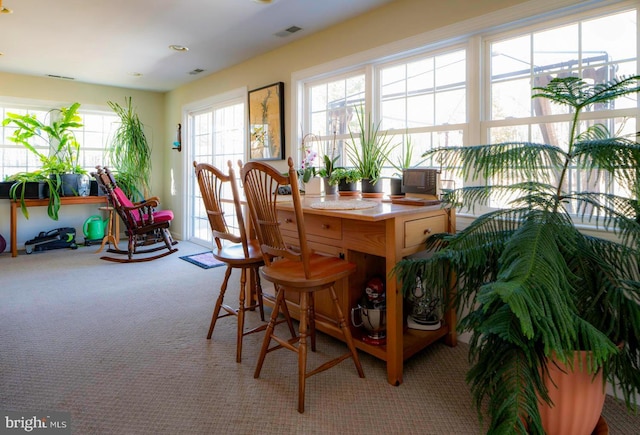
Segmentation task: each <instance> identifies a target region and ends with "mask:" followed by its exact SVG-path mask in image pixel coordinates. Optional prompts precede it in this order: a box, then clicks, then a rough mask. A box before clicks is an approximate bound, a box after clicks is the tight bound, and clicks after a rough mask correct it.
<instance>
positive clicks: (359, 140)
mask: <svg viewBox="0 0 640 435" xmlns="http://www.w3.org/2000/svg"><path fill="white" fill-rule="evenodd" d="M355 112H356V116H357V118H358V128H359V131H358V132H357V133H355V134H354V132H353V131H351V129H349V136H350V140H349V141H347V143H346V149H347V156H348V157H349V159H350V160H351V163H352V164H353V166H355V167H356V168H357V169H358V171H360V175H361V177H362V179H368V180H369V181H370V182H371V184H375V183H377V182H378V179H379V178H380V175H381V172H382V168H383V166H384V164H385V163H386V162H387V156H388V155H389V154H390V153H391V151H393V149H394V148H395V147H396V146H397V145H392V144H391V139H390V138H388V137H387V134H386V133H384V134H380V123H377V124H376V123H374V122H373V121H372V119H371V114H368V115H367V116H366V117H365V114H364V113H363V112H364V110H363V109H362V108H357V109H356V111H355Z"/></svg>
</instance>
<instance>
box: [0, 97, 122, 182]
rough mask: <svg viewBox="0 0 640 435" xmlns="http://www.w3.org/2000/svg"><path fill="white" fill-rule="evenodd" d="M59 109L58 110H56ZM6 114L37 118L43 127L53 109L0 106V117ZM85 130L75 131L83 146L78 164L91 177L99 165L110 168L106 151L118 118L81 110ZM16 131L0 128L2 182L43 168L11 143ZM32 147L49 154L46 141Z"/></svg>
mask: <svg viewBox="0 0 640 435" xmlns="http://www.w3.org/2000/svg"><path fill="white" fill-rule="evenodd" d="M56 108H57V107H56ZM7 113H17V114H20V115H23V114H35V115H36V117H37V118H38V119H39V120H40V121H42V122H43V123H47V122H50V121H51V116H52V115H53V114H54V113H55V112H51V109H50V108H42V107H25V106H20V105H11V104H6V105H3V104H2V103H0V116H1V117H2V119H5V118H6V117H7ZM79 114H80V116H81V117H82V123H83V127H81V128H78V129H74V132H75V135H76V139H77V140H78V142H79V143H80V156H79V163H80V166H82V168H83V169H85V170H86V171H87V172H88V173H90V172H91V171H93V170H95V167H96V165H109V162H108V161H107V160H106V155H105V149H106V148H107V147H108V146H109V140H110V135H111V133H112V132H113V130H114V129H115V128H116V127H117V122H119V118H118V117H117V116H116V115H115V114H114V113H113V112H111V111H110V110H105V111H100V110H93V111H89V110H83V108H82V106H81V107H80V110H79ZM15 130H16V128H15V126H14V125H13V124H9V125H7V126H5V127H2V126H1V125H0V133H2V139H1V140H0V157H1V158H0V180H4V179H5V178H6V177H8V176H11V175H14V174H17V173H19V172H31V171H34V170H36V169H38V168H40V166H41V163H40V161H39V160H38V158H37V156H36V155H34V154H33V153H32V152H30V151H29V150H27V149H26V148H25V147H24V146H22V145H20V144H16V143H14V142H11V141H10V140H9V139H8V138H9V137H10V136H12V135H13V132H14V131H15ZM31 144H32V145H33V146H34V147H35V148H37V149H38V150H39V151H41V152H43V153H45V154H46V153H47V152H48V150H49V143H48V142H47V141H46V140H45V139H41V138H37V137H34V138H33V140H32V142H31Z"/></svg>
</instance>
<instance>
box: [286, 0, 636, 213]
mask: <svg viewBox="0 0 640 435" xmlns="http://www.w3.org/2000/svg"><path fill="white" fill-rule="evenodd" d="M550 5H551V2H547V6H545V7H542V8H540V9H535V5H534V4H533V3H529V4H527V5H523V6H522V11H521V12H520V13H521V14H522V15H521V16H520V17H519V19H517V18H516V16H517V15H516V14H512V13H509V14H508V15H507V14H506V13H505V12H503V11H500V12H497V13H494V14H489V15H487V16H484V17H480V18H478V19H476V20H469V21H465V22H462V23H459V24H458V25H455V26H447V28H443V29H437V30H435V31H432V32H428V33H427V34H425V35H422V36H423V37H424V40H425V42H424V44H423V45H419V44H417V43H415V42H407V44H405V45H403V47H404V50H406V51H405V52H404V53H403V52H399V50H398V48H397V47H398V46H399V45H400V43H396V44H392V45H390V46H388V47H381V48H380V49H377V50H372V52H371V53H372V54H367V56H368V58H366V59H363V57H364V55H357V56H356V55H354V56H353V57H352V58H351V59H341V60H339V61H336V62H335V63H333V64H331V63H330V64H326V65H322V66H317V67H314V68H313V69H309V70H307V71H308V72H307V73H305V72H304V71H303V72H300V73H296V74H294V76H293V79H294V84H295V85H296V86H297V88H298V89H299V90H300V92H299V94H298V100H297V102H298V106H299V107H298V112H297V113H298V114H299V115H298V116H300V119H299V120H296V119H294V122H297V123H298V125H299V127H298V128H299V129H300V130H301V131H300V132H299V133H298V135H300V136H298V143H300V140H299V139H301V137H302V135H304V134H308V133H313V134H315V135H317V136H318V140H317V145H316V144H314V146H315V150H316V151H317V152H318V153H319V154H320V155H323V154H324V152H323V149H325V150H326V149H327V146H326V141H327V140H328V139H331V137H332V135H333V134H334V133H335V136H336V138H337V141H336V143H337V149H338V152H339V153H340V154H342V155H343V156H344V154H345V153H344V152H343V141H344V140H346V139H349V135H348V127H349V126H352V127H355V123H354V122H353V119H352V118H353V117H351V116H350V112H349V107H354V106H355V105H364V106H365V108H366V111H367V113H371V114H372V116H373V121H374V122H376V123H378V122H379V123H380V132H381V134H387V135H389V136H391V138H392V143H398V144H405V143H406V141H407V140H408V139H409V140H410V141H411V144H412V146H413V148H414V152H413V159H412V160H413V162H414V164H416V163H421V165H423V166H431V167H438V162H434V161H424V162H422V161H421V155H422V154H423V153H424V152H425V151H427V150H429V149H432V148H434V147H441V146H470V145H475V144H482V143H495V142H502V141H506V140H518V141H531V142H544V143H557V144H560V145H562V143H563V142H564V143H566V140H567V139H565V138H567V137H568V131H567V128H568V127H567V126H568V122H569V120H570V114H569V113H566V112H563V111H562V110H561V108H560V107H559V106H556V105H553V104H548V103H545V102H543V100H541V99H536V100H532V98H531V95H532V88H533V87H535V86H543V85H544V84H545V83H548V81H549V80H551V79H552V78H553V77H558V76H565V75H576V76H580V77H582V78H583V79H585V80H588V81H591V82H601V81H603V80H608V79H610V78H613V77H614V76H621V75H634V74H638V64H637V53H638V47H637V40H638V23H637V15H638V11H637V5H636V3H632V2H628V3H622V2H619V3H617V4H616V5H612V6H608V7H604V8H599V9H596V8H594V7H593V6H592V5H585V4H579V5H578V4H576V5H573V6H571V7H568V8H564V9H561V10H558V11H552V12H550V11H549V7H550ZM545 8H546V9H545ZM530 10H532V11H535V12H533V13H530V12H529V11H530ZM536 14H539V15H536ZM551 16H552V17H553V20H550V19H549V17H551ZM506 17H508V20H512V21H513V22H511V23H510V22H507V18H506ZM417 39H418V38H415V40H417ZM350 60H353V64H349V62H350ZM354 71H355V72H354ZM637 117H638V101H637V96H630V97H628V98H626V99H624V100H617V101H616V102H615V107H614V106H613V105H606V106H601V107H595V108H593V110H592V111H591V112H589V113H587V114H586V117H585V118H586V121H585V122H588V123H596V122H598V123H604V124H606V125H608V127H609V129H610V130H611V131H618V132H620V131H622V132H623V133H629V134H631V133H633V132H635V131H637V130H638V129H639V128H640V125H638V123H637ZM344 126H347V129H346V130H345V129H344ZM585 127H586V125H584V126H583V128H585ZM323 147H324V148H323ZM404 150H405V147H404V146H398V147H397V148H396V149H395V150H394V152H393V155H391V156H389V158H390V159H391V161H392V162H393V161H395V162H398V161H399V160H400V159H401V158H402V153H403V152H404ZM301 155H302V154H301V153H300V150H298V160H299V161H300V157H301ZM319 164H320V163H319V162H318V163H316V165H319ZM340 164H342V165H349V164H350V163H349V162H347V161H345V159H344V157H343V158H342V159H341V161H340ZM393 172H395V170H394V169H393V168H392V167H391V166H389V167H387V168H385V169H384V170H383V176H391V175H392V174H393ZM590 175H591V176H590ZM442 178H443V179H453V183H451V182H449V183H447V186H448V187H453V186H455V187H460V186H462V185H463V183H473V184H484V183H485V182H491V181H492V180H484V179H480V180H475V179H474V180H462V179H455V178H453V177H452V176H451V174H447V173H443V174H442ZM512 181H514V182H515V181H517V180H512ZM567 183H570V184H571V185H574V186H579V185H582V186H584V185H585V183H589V184H590V186H589V187H590V189H591V188H593V189H595V190H598V191H601V192H606V193H616V192H617V191H618V190H619V189H620V187H619V186H617V185H616V184H615V183H614V181H613V180H609V179H605V178H603V177H596V176H593V174H587V173H585V172H584V171H580V170H578V169H577V168H572V171H571V174H570V177H569V179H568V180H567ZM506 201H508V198H500V200H498V199H497V198H494V199H492V202H491V206H501V205H504V204H505V203H506ZM485 211H487V210H486V209H483V208H480V207H478V208H477V209H475V210H473V211H470V212H472V213H482V212H485ZM465 212H466V211H465Z"/></svg>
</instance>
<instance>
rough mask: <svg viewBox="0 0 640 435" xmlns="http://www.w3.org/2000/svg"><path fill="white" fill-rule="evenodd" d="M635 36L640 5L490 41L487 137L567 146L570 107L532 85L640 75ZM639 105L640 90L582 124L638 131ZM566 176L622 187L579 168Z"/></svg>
mask: <svg viewBox="0 0 640 435" xmlns="http://www.w3.org/2000/svg"><path fill="white" fill-rule="evenodd" d="M602 29H616V31H615V32H609V31H606V32H603V31H602ZM636 35H637V23H636V11H635V10H632V11H624V12H619V13H614V14H610V15H605V16H600V17H596V18H591V17H589V18H585V19H582V20H574V21H572V22H568V23H563V24H559V25H556V26H553V27H548V26H547V27H544V28H539V29H534V30H532V31H528V32H526V33H522V34H518V35H514V36H509V37H504V36H502V37H501V36H497V37H496V38H492V39H491V40H487V50H486V52H487V56H488V58H487V63H488V65H489V67H490V71H491V73H490V93H491V96H490V99H489V101H490V105H489V107H488V108H487V112H488V114H489V117H488V118H489V119H488V122H487V124H486V129H487V130H486V131H487V138H488V140H489V141H490V142H491V143H496V142H504V141H508V140H518V141H528V142H537V143H550V144H556V145H560V146H563V145H565V146H566V144H567V138H568V136H569V131H568V124H569V116H570V114H568V113H566V111H565V108H564V107H561V106H557V105H554V104H550V103H549V102H548V101H546V100H542V99H532V98H531V95H532V94H533V90H532V89H533V88H534V87H537V86H545V85H546V84H548V83H549V81H550V80H552V79H553V78H555V77H566V76H578V77H581V78H582V79H584V80H585V81H587V82H589V83H596V84H597V83H603V82H606V81H608V80H610V79H612V78H614V77H616V76H621V75H632V74H636V72H637V62H636V53H637V47H636V40H637V36H636ZM614 104H615V106H614ZM636 107H637V96H636V95H630V96H628V97H626V98H625V99H620V100H616V102H615V103H611V104H608V105H601V106H597V107H593V108H592V109H591V110H592V112H591V113H589V114H588V116H587V118H588V120H587V121H586V122H585V123H584V124H583V128H584V127H586V124H593V123H601V124H604V125H606V126H607V127H608V128H609V130H610V131H612V132H617V131H618V132H619V131H622V132H626V133H632V132H635V131H637V130H636V120H635V116H636V115H637V114H636V112H635V108H636ZM509 181H510V182H517V181H519V180H509ZM566 182H567V183H568V186H569V187H571V188H578V189H584V188H585V187H587V186H588V190H591V191H599V192H606V193H614V192H615V190H616V189H618V188H619V187H618V186H615V185H614V184H613V183H612V180H609V179H605V178H603V177H598V176H596V175H594V174H588V173H586V172H585V171H582V170H578V169H577V168H572V170H571V171H570V173H569V177H568V179H567V180H566ZM508 200H509V198H502V199H501V200H497V199H494V200H493V202H492V205H494V206H502V205H504V204H505V203H506V202H507V201H508Z"/></svg>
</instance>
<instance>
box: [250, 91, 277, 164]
mask: <svg viewBox="0 0 640 435" xmlns="http://www.w3.org/2000/svg"><path fill="white" fill-rule="evenodd" d="M249 159H250V160H284V83H283V82H278V83H274V84H272V85H268V86H264V87H262V88H259V89H254V90H252V91H249Z"/></svg>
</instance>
